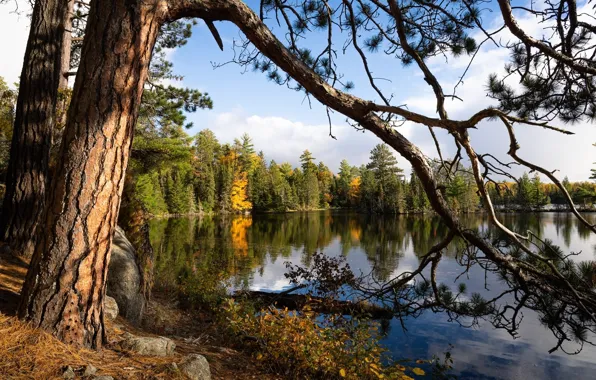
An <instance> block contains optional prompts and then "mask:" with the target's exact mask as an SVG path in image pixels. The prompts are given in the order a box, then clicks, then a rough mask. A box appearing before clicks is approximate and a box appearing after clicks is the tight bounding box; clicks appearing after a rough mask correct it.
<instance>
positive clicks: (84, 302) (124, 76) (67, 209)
mask: <svg viewBox="0 0 596 380" xmlns="http://www.w3.org/2000/svg"><path fill="white" fill-rule="evenodd" d="M166 11H167V6H166V2H165V1H164V0H154V1H143V0H135V1H131V0H112V1H93V2H92V5H91V10H90V13H89V18H88V21H87V29H86V33H85V41H84V43H83V50H82V58H81V64H80V66H79V70H78V73H77V77H76V80H75V86H74V89H73V96H72V101H71V105H70V108H69V111H68V118H67V124H66V127H65V131H64V137H63V140H62V144H61V146H60V153H59V158H58V162H60V166H59V167H57V168H56V172H55V175H54V176H53V178H52V182H51V187H50V190H49V193H48V205H47V212H46V215H45V217H44V221H43V223H42V225H41V226H40V227H42V228H43V234H40V238H39V241H38V243H37V245H36V248H35V253H34V255H33V258H32V262H31V267H30V269H29V272H28V273H27V278H26V280H25V284H24V286H23V291H22V298H21V303H20V305H19V316H20V317H21V318H24V319H26V320H29V321H31V322H32V323H33V324H34V325H35V326H38V327H41V328H43V329H45V330H47V331H49V332H50V333H52V334H53V335H54V336H56V337H57V338H59V339H61V340H62V341H64V342H66V343H70V344H75V345H80V346H87V347H92V348H99V347H101V345H102V343H103V341H104V337H105V331H104V325H103V319H104V318H103V299H104V295H105V283H106V278H107V270H108V262H109V258H110V253H111V244H112V237H113V233H114V230H115V227H116V221H117V218H118V209H119V207H120V199H121V195H122V189H123V185H124V174H125V171H126V166H127V163H128V158H129V154H130V150H131V145H132V137H133V131H134V125H135V122H136V118H137V114H138V109H139V105H140V102H141V95H142V92H143V85H144V82H145V79H146V77H147V72H148V67H149V62H150V59H151V53H152V50H153V47H154V45H155V40H156V37H157V34H158V31H159V27H160V25H161V20H162V19H163V14H164V13H165V12H166Z"/></svg>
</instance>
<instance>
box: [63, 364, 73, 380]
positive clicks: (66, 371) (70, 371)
mask: <svg viewBox="0 0 596 380" xmlns="http://www.w3.org/2000/svg"><path fill="white" fill-rule="evenodd" d="M62 378H64V379H74V378H75V373H74V370H73V369H72V367H71V366H68V367H66V368H65V369H64V372H62Z"/></svg>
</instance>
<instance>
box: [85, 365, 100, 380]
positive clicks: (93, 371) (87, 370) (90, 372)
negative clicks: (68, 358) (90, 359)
mask: <svg viewBox="0 0 596 380" xmlns="http://www.w3.org/2000/svg"><path fill="white" fill-rule="evenodd" d="M96 373H97V368H95V367H94V366H92V365H91V364H89V365H88V366H87V367H85V372H83V377H89V376H93V375H95V374H96Z"/></svg>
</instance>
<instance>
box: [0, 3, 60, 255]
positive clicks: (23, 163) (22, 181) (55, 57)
mask: <svg viewBox="0 0 596 380" xmlns="http://www.w3.org/2000/svg"><path fill="white" fill-rule="evenodd" d="M68 17H69V15H68V0H46V1H36V2H35V6H34V8H33V15H32V20H31V30H30V32H29V39H28V41H27V49H26V50H25V59H24V64H23V70H22V72H21V79H20V84H19V95H18V99H17V109H16V115H15V123H14V131H13V138H12V143H11V148H10V162H9V166H8V173H7V179H6V184H7V187H6V195H5V197H4V202H3V206H2V216H1V218H0V240H5V241H7V242H8V243H9V244H10V246H11V248H12V249H13V251H14V253H15V254H18V255H23V256H29V255H31V254H32V253H33V249H34V247H35V234H34V231H35V229H36V226H37V224H38V222H39V220H40V219H41V214H42V211H43V209H44V199H45V192H46V181H47V174H48V161H49V156H50V148H51V145H52V132H53V126H54V113H55V110H56V99H57V93H58V85H59V82H60V77H61V56H62V48H63V46H62V45H63V35H64V29H65V22H66V20H67V19H68Z"/></svg>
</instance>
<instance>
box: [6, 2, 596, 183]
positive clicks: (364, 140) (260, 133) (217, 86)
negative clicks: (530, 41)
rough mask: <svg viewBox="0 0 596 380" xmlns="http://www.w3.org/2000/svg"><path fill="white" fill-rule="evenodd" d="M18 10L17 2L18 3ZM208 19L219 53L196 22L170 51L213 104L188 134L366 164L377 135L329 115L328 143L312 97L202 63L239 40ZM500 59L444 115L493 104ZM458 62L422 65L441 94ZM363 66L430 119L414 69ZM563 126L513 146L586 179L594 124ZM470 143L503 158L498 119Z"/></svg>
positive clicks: (190, 83) (359, 89)
mask: <svg viewBox="0 0 596 380" xmlns="http://www.w3.org/2000/svg"><path fill="white" fill-rule="evenodd" d="M250 3H253V2H252V1H251V2H249V4H250ZM14 8H15V7H14V3H9V4H4V5H0V47H1V48H2V51H4V52H6V51H10V52H11V54H10V56H9V57H6V56H5V57H3V59H2V60H1V61H0V75H2V76H4V77H5V78H6V79H7V80H8V81H15V80H17V78H18V74H19V72H20V66H21V64H22V56H23V53H24V46H25V43H26V38H27V29H28V25H29V20H28V19H27V18H26V17H25V16H24V15H22V14H21V15H20V16H19V15H16V14H13V13H10V11H12V10H14ZM21 9H25V7H24V6H21ZM486 15H487V16H486V17H488V18H486V19H485V20H486V21H487V22H489V23H492V24H493V25H497V22H498V19H492V20H491V19H490V17H495V16H494V15H496V16H498V13H492V14H491V13H487V14H486ZM519 22H520V23H521V24H522V26H524V27H525V28H526V29H527V30H529V31H530V32H531V34H533V35H534V36H540V35H541V34H542V33H543V30H542V29H540V28H541V27H540V26H539V25H538V24H537V23H536V22H535V21H534V20H532V19H525V18H520V19H519ZM216 26H217V28H218V30H219V32H220V34H221V36H222V38H223V41H224V51H223V52H222V51H220V50H219V48H218V47H217V45H216V43H215V41H214V40H213V38H212V37H211V35H210V33H209V31H208V30H207V28H206V27H205V25H204V24H202V23H199V24H198V25H197V26H196V27H195V28H194V30H193V36H192V38H191V39H190V41H189V42H188V44H187V45H186V46H184V47H182V48H180V49H177V50H175V51H172V52H171V53H170V59H171V60H172V61H173V62H174V69H175V71H176V73H178V74H180V75H183V76H184V79H183V81H182V85H184V86H187V87H194V88H198V89H200V90H202V91H204V92H208V93H209V95H210V96H211V97H212V99H213V101H214V109H213V110H210V111H198V112H197V113H194V114H190V115H188V117H189V120H190V121H192V122H193V123H194V127H193V128H192V129H191V130H190V131H189V132H190V133H191V134H194V133H196V132H198V131H199V130H200V129H204V128H210V129H212V130H213V131H214V132H215V134H216V136H217V137H218V139H219V140H220V141H221V142H231V141H232V140H233V138H235V137H239V136H240V135H241V134H242V133H244V132H247V133H249V134H250V135H251V136H252V137H253V140H254V143H255V147H256V149H257V150H263V151H264V152H265V154H266V156H267V158H268V159H275V160H276V161H277V162H283V161H289V162H291V163H292V164H297V161H298V156H299V155H300V153H301V151H303V150H304V149H309V150H310V151H311V152H313V155H314V156H315V157H316V158H317V159H319V160H322V161H324V162H325V163H326V164H327V165H328V166H329V167H330V168H331V169H332V170H336V169H337V167H338V165H339V162H340V161H341V160H342V159H343V158H346V159H348V161H349V162H350V163H351V164H354V165H360V164H363V163H366V162H367V160H368V156H369V152H370V150H371V149H372V148H373V147H374V145H375V144H377V143H379V142H380V141H379V140H378V139H377V138H376V137H375V136H374V135H372V134H371V133H368V132H366V133H362V132H359V131H356V130H355V129H353V128H352V127H350V126H349V125H348V124H347V123H346V122H345V117H343V116H342V115H339V114H334V115H333V116H332V120H333V134H334V135H335V136H336V137H337V140H333V139H331V138H330V137H329V136H328V133H329V126H328V123H327V114H326V112H325V109H324V107H322V106H320V105H319V104H318V103H317V102H316V100H314V99H312V107H311V106H309V102H308V101H307V100H306V99H305V96H304V93H299V92H295V91H292V90H289V89H288V88H286V87H285V86H279V85H277V84H274V83H272V82H270V81H268V80H267V79H266V78H265V77H264V75H263V74H260V73H254V72H252V71H250V70H249V71H248V72H245V73H243V71H244V70H243V68H241V67H239V66H237V65H235V64H228V65H225V66H223V67H219V68H217V69H213V67H212V63H224V62H227V61H229V60H231V59H232V57H233V51H232V48H231V47H232V41H233V40H234V39H236V40H238V39H239V38H240V36H239V31H238V29H237V28H236V27H235V26H234V25H232V24H230V23H221V22H220V23H216ZM270 26H272V27H274V26H275V25H274V24H270ZM273 31H274V33H275V32H277V33H278V38H279V36H280V35H281V36H283V32H281V31H280V30H277V31H276V30H275V28H273ZM280 32H281V33H280ZM313 37H314V38H312V39H310V40H308V41H307V42H308V45H311V44H312V45H314V46H317V45H318V44H320V43H321V42H320V41H319V39H318V36H316V35H315V36H313ZM499 38H501V40H502V41H506V40H507V39H509V38H510V37H509V36H508V35H507V34H505V33H503V34H501V35H499ZM507 57H508V52H507V51H506V50H503V49H496V48H494V46H491V45H489V44H486V45H485V46H483V48H482V51H481V52H480V53H479V54H478V57H477V59H476V60H475V62H474V63H473V65H472V66H471V68H470V71H469V72H468V75H467V76H466V78H465V80H464V84H463V85H461V86H460V87H458V91H457V95H458V96H460V97H461V98H462V99H463V100H464V102H460V101H447V111H448V112H449V115H450V117H452V118H456V119H462V118H466V117H469V116H470V115H471V114H473V113H475V112H477V111H479V110H480V109H482V108H484V107H486V106H489V105H491V104H493V105H494V104H495V103H494V102H493V101H491V100H490V99H488V98H487V97H486V94H485V89H484V86H485V84H486V80H487V76H488V74H490V73H492V72H499V71H502V69H503V65H504V64H505V62H506V60H507ZM468 60H469V58H468V57H460V58H450V59H449V61H448V62H445V60H444V59H443V58H440V59H439V58H437V59H432V60H430V61H429V62H428V63H429V65H430V66H431V68H432V69H433V70H434V72H435V73H436V75H437V76H438V79H439V80H440V81H441V84H442V86H443V88H444V90H445V92H449V91H450V90H451V89H452V88H453V86H454V85H455V83H456V82H457V79H458V78H459V76H460V75H461V74H462V72H463V70H465V67H466V65H467V64H468ZM369 63H370V66H371V68H372V71H373V73H374V75H375V76H379V77H383V78H387V79H389V81H381V82H379V84H380V85H381V86H382V87H383V89H384V90H385V91H387V92H388V93H393V95H394V104H407V106H408V107H409V108H410V109H411V110H414V111H417V112H421V113H424V114H426V115H429V116H435V112H434V109H435V100H434V96H433V95H432V92H431V90H430V87H429V86H428V85H426V83H425V82H424V80H423V78H422V76H421V74H420V73H419V71H418V70H417V68H416V67H415V66H412V67H408V68H403V67H402V65H401V63H399V61H397V60H396V59H394V58H393V57H388V56H386V55H384V54H383V53H382V52H379V53H376V54H372V55H370V61H369ZM339 64H340V71H341V72H342V73H344V74H345V75H346V78H347V79H349V80H352V81H353V82H354V83H355V85H356V87H355V88H354V90H353V91H352V93H353V94H354V95H357V96H360V97H362V98H365V99H371V100H374V99H376V97H375V96H374V95H375V94H374V92H373V91H372V89H371V88H370V86H369V85H368V80H367V78H366V77H365V74H364V71H363V70H362V63H361V62H360V60H359V59H358V58H357V57H356V56H355V54H354V53H352V52H350V53H348V54H347V55H346V56H340V57H339ZM569 128H570V129H572V130H573V131H574V132H576V135H575V136H570V137H567V136H562V135H560V134H557V133H555V132H550V131H544V130H542V129H538V128H536V127H522V126H520V127H518V128H517V133H518V139H519V141H520V144H521V146H522V149H521V150H520V151H519V154H520V156H521V157H523V158H526V159H529V160H532V161H534V162H535V163H537V164H540V165H543V166H545V167H546V168H548V169H550V170H554V169H558V170H559V171H560V173H559V174H560V176H561V177H563V176H565V175H567V176H569V178H570V179H571V180H586V179H587V178H588V176H589V173H590V169H591V168H592V167H593V165H592V163H593V162H594V161H596V148H594V147H592V143H594V142H596V126H594V125H588V124H581V125H575V126H571V127H569ZM400 132H402V133H403V134H404V135H405V136H406V137H408V138H409V139H411V140H412V141H413V142H414V143H416V144H418V145H419V147H420V148H421V149H422V150H423V152H424V153H425V154H427V155H428V156H430V157H436V156H437V154H436V151H435V149H434V144H433V142H432V140H431V139H430V136H429V134H428V131H427V129H426V127H424V126H421V125H415V124H407V125H405V126H403V127H401V129H400ZM439 135H440V142H441V147H442V149H443V153H444V155H445V156H449V155H452V154H453V153H454V152H455V149H454V147H453V145H452V143H451V140H450V139H449V138H447V136H444V135H442V134H440V133H439ZM472 140H473V143H474V145H475V147H476V149H477V151H479V152H480V153H493V154H495V155H496V156H498V157H501V158H505V154H506V152H507V149H508V141H507V135H506V133H505V130H504V128H503V127H502V126H501V125H499V124H498V123H495V122H484V123H481V125H480V126H479V128H478V130H476V131H473V132H472ZM398 161H399V162H400V164H401V166H402V167H404V168H405V169H406V170H407V171H408V170H409V167H408V165H407V162H406V161H405V160H404V159H403V158H401V157H399V156H398ZM517 174H519V173H517Z"/></svg>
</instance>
